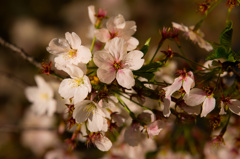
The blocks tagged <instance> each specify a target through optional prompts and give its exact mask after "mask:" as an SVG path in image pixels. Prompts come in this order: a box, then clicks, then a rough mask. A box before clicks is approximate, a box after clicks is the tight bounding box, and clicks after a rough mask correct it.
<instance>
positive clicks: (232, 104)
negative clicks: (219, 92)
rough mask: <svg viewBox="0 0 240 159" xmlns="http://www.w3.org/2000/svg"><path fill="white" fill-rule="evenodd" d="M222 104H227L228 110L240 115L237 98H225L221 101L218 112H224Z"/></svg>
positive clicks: (239, 104)
mask: <svg viewBox="0 0 240 159" xmlns="http://www.w3.org/2000/svg"><path fill="white" fill-rule="evenodd" d="M224 106H228V108H229V110H230V111H231V112H233V113H234V114H237V115H239V116H240V101H239V100H237V99H228V98H225V99H224V100H222V101H221V111H220V114H221V115H223V114H226V112H225V111H224Z"/></svg>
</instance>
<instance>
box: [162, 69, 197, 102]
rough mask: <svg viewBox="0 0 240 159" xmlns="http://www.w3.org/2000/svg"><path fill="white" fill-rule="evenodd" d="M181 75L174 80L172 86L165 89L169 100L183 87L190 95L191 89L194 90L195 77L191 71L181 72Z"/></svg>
mask: <svg viewBox="0 0 240 159" xmlns="http://www.w3.org/2000/svg"><path fill="white" fill-rule="evenodd" d="M179 74H180V76H179V77H177V78H176V79H175V80H174V82H173V83H172V85H170V86H168V87H164V88H163V89H164V90H165V91H166V94H165V96H166V98H168V99H169V97H170V96H171V95H172V94H173V93H174V92H176V91H177V90H179V89H180V88H181V87H183V89H184V90H185V92H186V94H189V91H190V88H193V87H194V85H195V82H194V76H193V73H192V72H191V71H189V72H186V71H179Z"/></svg>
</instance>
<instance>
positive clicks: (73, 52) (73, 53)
mask: <svg viewBox="0 0 240 159" xmlns="http://www.w3.org/2000/svg"><path fill="white" fill-rule="evenodd" d="M76 56H77V49H70V50H69V52H68V57H70V58H74V57H76Z"/></svg>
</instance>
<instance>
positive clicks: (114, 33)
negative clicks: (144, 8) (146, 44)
mask: <svg viewBox="0 0 240 159" xmlns="http://www.w3.org/2000/svg"><path fill="white" fill-rule="evenodd" d="M106 26H107V28H102V29H98V30H96V31H95V36H96V38H97V39H98V40H99V41H101V42H103V43H106V46H105V47H106V48H108V47H109V41H110V40H111V39H113V38H115V37H121V38H123V39H124V40H126V42H127V50H128V51H131V50H133V49H135V48H136V47H137V46H138V44H139V42H138V40H137V39H136V38H134V37H132V35H133V34H134V33H135V32H136V30H137V26H136V23H135V22H134V21H125V19H124V17H123V16H122V15H121V14H119V15H118V16H116V17H112V18H110V19H109V20H108V21H107V23H106Z"/></svg>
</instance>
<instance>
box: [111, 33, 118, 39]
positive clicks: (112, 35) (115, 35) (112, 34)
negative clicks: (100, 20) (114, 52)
mask: <svg viewBox="0 0 240 159" xmlns="http://www.w3.org/2000/svg"><path fill="white" fill-rule="evenodd" d="M109 34H110V39H113V38H115V37H117V36H118V33H117V32H109Z"/></svg>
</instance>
